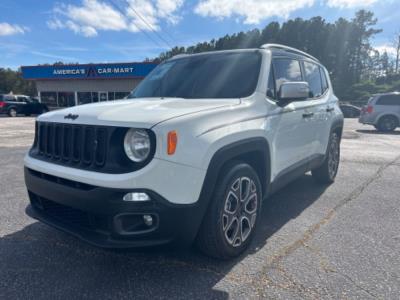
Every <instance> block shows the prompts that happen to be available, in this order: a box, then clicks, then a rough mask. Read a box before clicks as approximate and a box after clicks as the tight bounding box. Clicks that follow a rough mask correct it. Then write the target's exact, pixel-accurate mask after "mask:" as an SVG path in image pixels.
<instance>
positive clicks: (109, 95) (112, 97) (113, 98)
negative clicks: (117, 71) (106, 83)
mask: <svg viewBox="0 0 400 300" xmlns="http://www.w3.org/2000/svg"><path fill="white" fill-rule="evenodd" d="M108 100H109V101H110V100H115V93H114V92H108Z"/></svg>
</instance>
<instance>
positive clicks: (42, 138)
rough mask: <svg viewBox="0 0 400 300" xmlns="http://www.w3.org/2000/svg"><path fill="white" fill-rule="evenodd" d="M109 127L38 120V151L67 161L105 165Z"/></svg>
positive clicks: (49, 157) (41, 154)
mask: <svg viewBox="0 0 400 300" xmlns="http://www.w3.org/2000/svg"><path fill="white" fill-rule="evenodd" d="M107 131H108V130H107V128H106V127H95V126H86V125H70V124H58V123H46V122H40V123H37V129H36V141H35V143H36V145H37V150H38V151H37V155H38V156H41V157H43V158H46V159H51V160H55V161H57V160H58V161H61V162H63V163H65V164H75V165H82V166H86V167H90V166H93V167H102V166H104V164H105V162H106V159H107V146H108V145H107V144H108V132H107Z"/></svg>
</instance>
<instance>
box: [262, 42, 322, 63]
mask: <svg viewBox="0 0 400 300" xmlns="http://www.w3.org/2000/svg"><path fill="white" fill-rule="evenodd" d="M260 48H261V49H280V50H285V51H288V52H293V53H297V54H301V55H304V56H307V57H308V58H311V59H312V60H315V61H318V62H319V60H318V59H317V58H316V57H314V56H312V55H310V54H308V53H306V52H303V51H300V50H298V49H296V48H292V47H289V46H285V45H281V44H264V45H262V46H261V47H260Z"/></svg>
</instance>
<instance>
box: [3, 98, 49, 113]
mask: <svg viewBox="0 0 400 300" xmlns="http://www.w3.org/2000/svg"><path fill="white" fill-rule="evenodd" d="M48 111H49V108H48V107H47V106H46V105H45V104H43V103H40V102H39V101H38V100H37V99H35V98H32V97H29V96H25V95H0V114H8V115H9V116H10V117H16V116H17V115H18V114H23V115H25V116H30V115H32V114H34V115H40V114H42V113H45V112H48Z"/></svg>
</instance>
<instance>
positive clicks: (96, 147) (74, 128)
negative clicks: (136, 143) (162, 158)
mask: <svg viewBox="0 0 400 300" xmlns="http://www.w3.org/2000/svg"><path fill="white" fill-rule="evenodd" d="M128 129H129V128H127V127H114V126H100V125H96V126H94V125H83V124H64V123H54V122H40V121H39V122H36V125H35V140H34V142H33V146H32V148H31V149H30V151H29V155H30V156H31V157H33V158H36V159H39V160H42V161H46V162H50V163H53V164H58V165H63V166H67V167H71V168H77V169H82V170H88V171H95V172H102V173H109V174H122V173H129V172H133V171H136V170H139V169H141V168H143V167H144V166H145V165H146V164H148V163H149V162H150V161H151V160H152V159H153V156H154V153H155V147H156V143H155V140H156V138H155V134H154V133H153V132H152V131H151V130H148V132H149V135H150V138H151V143H152V150H151V153H150V155H149V157H148V159H147V160H146V161H144V162H141V163H135V162H133V161H131V160H130V159H129V158H128V156H127V155H126V154H125V150H124V137H125V134H126V132H127V131H128Z"/></svg>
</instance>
